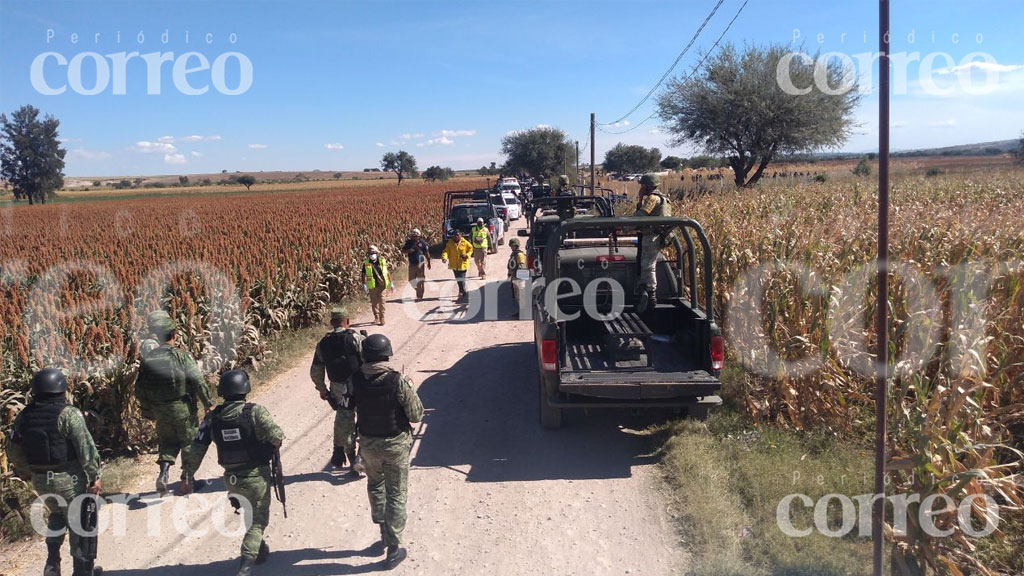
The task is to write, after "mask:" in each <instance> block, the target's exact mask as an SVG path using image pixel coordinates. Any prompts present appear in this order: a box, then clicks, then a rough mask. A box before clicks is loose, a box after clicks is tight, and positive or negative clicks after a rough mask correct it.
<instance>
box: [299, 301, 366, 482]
mask: <svg viewBox="0 0 1024 576" xmlns="http://www.w3.org/2000/svg"><path fill="white" fill-rule="evenodd" d="M362 344H363V336H362V335H361V334H359V333H358V332H356V331H355V330H352V329H351V328H349V316H348V312H347V311H346V310H345V309H344V308H335V309H334V310H331V331H330V332H328V333H327V335H326V336H324V337H323V338H322V339H321V340H320V342H319V343H318V344H317V345H316V352H315V353H314V354H313V364H312V365H310V367H309V377H310V378H311V379H312V380H313V384H314V385H315V386H316V389H317V391H318V392H320V398H322V399H324V400H326V401H327V402H328V403H329V404H330V405H331V408H334V410H335V413H334V452H333V453H332V454H331V464H333V465H334V466H337V467H338V468H342V467H343V466H345V461H346V458H347V459H348V462H349V463H350V465H351V467H352V468H351V472H352V473H353V474H355V475H357V476H361V475H362V471H363V463H362V457H361V456H358V455H357V453H356V415H355V412H353V411H352V407H351V404H350V400H351V386H350V380H351V378H352V375H353V374H355V373H356V371H357V370H359V367H360V366H362V365H363V359H362V356H361V355H360V347H361V346H362ZM325 374H326V377H327V378H329V379H330V388H329V389H328V386H327V383H326V382H325V378H324V376H325Z"/></svg>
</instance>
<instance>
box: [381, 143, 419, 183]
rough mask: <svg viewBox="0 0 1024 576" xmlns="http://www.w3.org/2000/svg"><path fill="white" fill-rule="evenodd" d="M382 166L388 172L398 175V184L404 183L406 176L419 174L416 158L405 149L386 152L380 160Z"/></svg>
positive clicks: (413, 176)
mask: <svg viewBox="0 0 1024 576" xmlns="http://www.w3.org/2000/svg"><path fill="white" fill-rule="evenodd" d="M380 167H381V168H383V169H384V170H385V171H387V172H394V173H395V174H397V175H398V185H399V186H401V185H402V179H403V178H405V177H406V176H409V177H412V178H415V177H416V175H417V170H418V168H416V158H414V157H413V155H412V154H409V153H408V152H406V151H405V150H399V151H398V152H386V153H385V154H384V157H383V158H382V159H381V161H380Z"/></svg>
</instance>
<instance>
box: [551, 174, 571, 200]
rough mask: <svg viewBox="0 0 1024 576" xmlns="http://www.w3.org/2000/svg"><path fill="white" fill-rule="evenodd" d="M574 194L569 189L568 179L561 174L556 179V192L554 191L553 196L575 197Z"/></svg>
mask: <svg viewBox="0 0 1024 576" xmlns="http://www.w3.org/2000/svg"><path fill="white" fill-rule="evenodd" d="M575 195H576V193H575V192H573V191H572V188H570V187H569V177H568V176H566V175H565V174H562V175H561V176H559V177H558V190H556V191H555V196H575Z"/></svg>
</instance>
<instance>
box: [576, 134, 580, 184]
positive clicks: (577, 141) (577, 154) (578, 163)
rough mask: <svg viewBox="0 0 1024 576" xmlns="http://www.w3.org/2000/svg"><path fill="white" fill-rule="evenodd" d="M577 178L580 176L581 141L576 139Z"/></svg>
mask: <svg viewBox="0 0 1024 576" xmlns="http://www.w3.org/2000/svg"><path fill="white" fill-rule="evenodd" d="M575 142H576V178H579V177H580V141H579V140H576V141H575Z"/></svg>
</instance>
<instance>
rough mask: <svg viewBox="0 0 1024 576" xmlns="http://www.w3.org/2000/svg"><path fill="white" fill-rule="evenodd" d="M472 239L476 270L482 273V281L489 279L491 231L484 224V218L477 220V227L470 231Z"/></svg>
mask: <svg viewBox="0 0 1024 576" xmlns="http://www.w3.org/2000/svg"><path fill="white" fill-rule="evenodd" d="M469 234H470V239H471V240H472V241H473V261H474V262H476V269H477V271H478V272H480V279H481V280H483V279H484V278H487V268H486V260H487V249H488V248H490V242H489V241H488V240H489V239H490V234H491V233H490V231H489V230H488V229H487V225H486V224H484V219H483V218H477V219H476V225H475V226H473V229H472V230H471V231H470V233H469Z"/></svg>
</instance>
